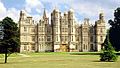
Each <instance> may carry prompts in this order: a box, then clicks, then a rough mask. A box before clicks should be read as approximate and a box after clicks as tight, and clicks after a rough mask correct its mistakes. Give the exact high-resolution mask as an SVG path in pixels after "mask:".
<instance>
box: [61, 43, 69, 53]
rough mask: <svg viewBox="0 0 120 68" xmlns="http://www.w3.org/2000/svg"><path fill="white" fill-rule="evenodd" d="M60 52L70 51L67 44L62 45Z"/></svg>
mask: <svg viewBox="0 0 120 68" xmlns="http://www.w3.org/2000/svg"><path fill="white" fill-rule="evenodd" d="M60 52H68V46H67V44H62V45H60Z"/></svg>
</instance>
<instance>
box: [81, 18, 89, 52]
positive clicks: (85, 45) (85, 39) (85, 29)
mask: <svg viewBox="0 0 120 68" xmlns="http://www.w3.org/2000/svg"><path fill="white" fill-rule="evenodd" d="M81 31H82V37H81V39H82V51H90V33H89V31H90V25H89V19H88V18H85V19H84V23H83V24H82V27H81Z"/></svg>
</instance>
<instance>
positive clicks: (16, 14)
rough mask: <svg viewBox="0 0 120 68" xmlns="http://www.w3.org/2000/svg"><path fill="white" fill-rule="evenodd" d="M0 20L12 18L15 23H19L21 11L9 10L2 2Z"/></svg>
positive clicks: (0, 4)
mask: <svg viewBox="0 0 120 68" xmlns="http://www.w3.org/2000/svg"><path fill="white" fill-rule="evenodd" d="M0 6H1V7H0V20H2V19H4V18H5V17H7V16H8V17H11V18H12V19H13V20H14V21H15V22H18V19H19V10H17V9H15V8H9V9H7V8H6V7H5V6H4V4H3V3H2V2H1V1H0Z"/></svg>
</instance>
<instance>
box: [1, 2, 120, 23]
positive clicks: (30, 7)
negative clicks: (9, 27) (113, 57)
mask: <svg viewBox="0 0 120 68" xmlns="http://www.w3.org/2000/svg"><path fill="white" fill-rule="evenodd" d="M117 7H120V0H0V20H2V19H3V18H4V17H6V16H9V17H11V18H12V19H13V20H14V21H15V22H18V20H19V14H20V11H21V10H25V11H26V13H27V14H28V15H30V16H32V17H33V19H34V20H36V21H38V20H40V18H41V16H42V15H43V11H44V8H45V9H46V12H47V16H48V17H50V13H51V12H52V11H53V9H55V8H57V9H59V11H61V12H63V13H64V12H66V11H69V10H70V9H73V10H74V14H75V17H76V20H77V21H78V22H79V23H82V22H83V21H84V18H89V19H90V22H91V23H94V21H96V20H98V16H99V13H100V12H103V13H104V16H105V19H106V21H108V20H109V19H113V18H114V15H113V14H114V10H115V9H116V8H117Z"/></svg>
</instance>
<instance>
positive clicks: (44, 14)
mask: <svg viewBox="0 0 120 68" xmlns="http://www.w3.org/2000/svg"><path fill="white" fill-rule="evenodd" d="M45 18H47V16H46V11H45V8H44V12H43V19H45Z"/></svg>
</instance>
